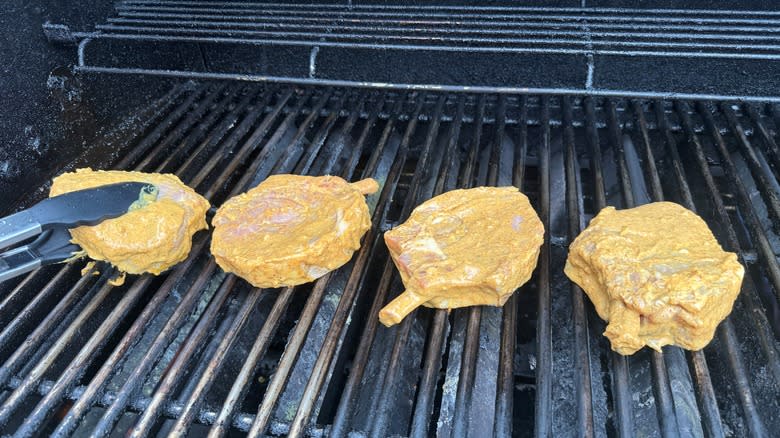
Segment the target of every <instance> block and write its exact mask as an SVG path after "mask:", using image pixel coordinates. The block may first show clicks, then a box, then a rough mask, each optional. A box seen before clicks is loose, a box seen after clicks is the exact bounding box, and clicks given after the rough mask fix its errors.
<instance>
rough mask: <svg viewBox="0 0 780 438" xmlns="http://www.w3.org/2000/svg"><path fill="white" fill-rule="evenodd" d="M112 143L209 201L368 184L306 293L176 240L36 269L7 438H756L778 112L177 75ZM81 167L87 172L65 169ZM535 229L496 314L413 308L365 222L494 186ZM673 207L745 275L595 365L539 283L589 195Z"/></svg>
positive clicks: (378, 227)
mask: <svg viewBox="0 0 780 438" xmlns="http://www.w3.org/2000/svg"><path fill="white" fill-rule="evenodd" d="M142 114H145V115H147V117H148V118H147V119H144V120H138V121H137V122H136V123H138V126H139V130H138V131H137V133H136V135H134V136H130V137H127V138H122V139H114V141H116V143H113V144H111V146H112V147H116V148H119V149H122V150H124V152H123V153H122V154H119V155H118V157H117V158H116V159H115V161H116V163H115V164H114V167H118V168H127V169H131V168H132V169H139V170H144V171H164V172H175V173H177V174H178V175H179V176H180V177H181V178H182V179H183V180H184V181H185V182H187V183H188V184H189V185H191V186H192V187H194V188H196V189H197V190H198V191H199V192H200V193H203V194H204V195H205V196H206V197H207V198H208V199H209V200H210V201H211V202H212V203H213V204H214V205H219V204H221V202H223V201H224V200H225V199H227V198H228V197H229V196H232V195H234V194H237V193H240V192H242V191H243V190H245V188H246V187H249V186H252V185H254V184H257V183H258V182H259V181H261V180H262V179H264V178H265V177H266V176H267V175H269V174H271V173H278V172H296V173H309V174H326V173H331V174H339V175H342V176H344V177H346V178H349V179H358V178H362V177H368V176H373V177H374V178H376V179H377V180H379V181H380V182H381V183H382V190H381V193H380V194H378V195H374V196H372V197H370V198H369V203H370V205H371V207H372V211H373V224H374V227H373V228H372V230H371V231H369V233H368V234H367V235H366V237H365V238H364V244H363V247H362V248H361V249H360V250H359V252H358V253H357V254H356V255H355V257H354V258H353V261H352V262H350V263H349V264H348V265H346V266H345V267H344V268H342V269H339V270H337V271H335V272H333V273H331V274H329V275H326V276H325V277H323V278H322V279H320V280H318V281H317V282H315V283H314V284H311V285H303V286H300V287H296V288H285V289H282V290H256V289H251V288H249V287H248V285H247V284H246V283H245V282H243V281H242V280H239V279H236V278H235V277H233V276H232V275H225V274H223V273H222V272H221V271H220V270H219V269H218V268H217V266H216V265H215V264H214V262H213V260H212V259H210V258H209V257H208V254H207V250H206V245H207V243H208V236H207V234H205V233H201V234H199V235H198V236H197V237H196V238H195V241H194V247H193V251H192V253H191V255H190V257H189V258H188V259H187V260H186V261H185V262H183V263H182V264H180V265H178V266H177V267H175V268H174V269H172V270H171V271H169V272H168V273H166V274H164V275H162V276H161V277H152V276H140V277H133V278H128V282H127V284H126V285H125V286H121V287H116V288H115V287H112V286H110V285H109V284H108V283H107V280H108V278H110V276H111V275H112V271H111V269H108V268H107V267H105V266H102V267H100V268H99V269H100V270H101V271H103V272H102V274H100V275H98V276H92V275H87V276H84V277H81V276H80V275H79V272H78V270H79V268H80V267H81V266H80V265H79V264H74V265H68V266H60V267H47V268H44V269H41V270H39V271H37V272H34V273H32V274H30V275H29V276H27V277H25V278H24V279H21V280H18V281H17V282H15V283H13V282H11V283H6V284H3V285H2V288H4V291H5V292H4V294H3V295H2V297H3V298H2V301H0V327H2V330H1V331H0V361H2V365H1V366H0V389H1V390H0V424H2V425H3V429H4V431H6V432H8V433H16V434H17V435H19V436H25V435H33V434H36V433H39V432H45V433H51V434H53V435H54V436H68V435H83V434H86V433H89V432H94V433H95V434H97V435H99V436H105V435H108V434H109V433H111V432H112V431H114V432H116V431H121V430H127V431H131V434H132V435H133V436H147V435H149V434H159V435H167V434H170V433H185V432H188V431H189V432H193V434H194V433H196V432H197V433H201V432H202V433H206V432H210V433H211V434H212V436H223V435H226V434H228V433H234V432H238V431H244V432H246V431H248V432H249V433H250V435H262V434H263V433H270V434H286V433H289V434H290V435H291V436H299V435H303V434H308V435H312V436H322V435H325V434H329V436H346V434H347V433H348V432H351V431H359V432H362V433H363V434H365V435H368V436H377V437H379V436H388V435H392V434H399V435H403V436H407V435H411V436H425V435H427V434H433V433H436V434H438V435H441V436H445V435H454V436H463V435H464V434H465V433H468V432H470V433H472V434H476V433H477V432H481V431H482V432H484V431H486V430H493V431H494V432H495V434H496V435H498V436H503V435H509V434H513V435H515V436H526V435H531V434H537V435H544V436H546V435H570V434H574V435H577V436H590V435H595V436H607V435H614V434H619V435H622V436H633V435H635V434H645V435H662V436H677V435H686V436H688V435H702V434H706V435H708V436H729V435H733V434H737V435H740V434H743V433H744V434H748V435H753V436H761V435H766V434H768V432H767V431H769V430H774V429H776V428H777V427H780V423H778V417H777V416H776V415H775V413H776V412H777V411H778V408H780V406H778V403H779V402H778V399H777V397H776V395H777V392H778V387H779V386H778V385H780V360H778V345H779V344H778V334H780V321H778V302H777V299H778V291H780V268H779V267H778V258H777V257H778V252H779V251H778V250H779V249H780V245H779V244H778V236H777V234H776V232H775V230H773V229H772V227H771V226H770V224H771V223H772V217H773V216H772V215H773V214H775V213H776V212H773V208H774V206H773V202H774V201H775V200H776V199H777V195H778V193H780V190H778V185H777V179H776V176H777V169H778V166H777V165H778V164H779V163H778V161H777V160H778V156H777V154H776V150H777V145H776V138H775V137H776V135H777V127H778V125H777V124H776V123H777V117H776V116H777V114H778V113H777V109H776V107H775V106H773V105H767V104H760V105H753V104H738V105H737V104H726V103H724V104H720V105H711V104H707V103H703V102H696V103H693V104H689V103H686V102H682V101H673V102H669V101H659V100H654V101H638V100H622V99H621V100H616V99H598V100H594V99H590V98H587V99H584V100H583V99H579V98H573V97H566V96H552V97H551V96H542V97H537V96H529V95H504V94H501V95H487V94H482V95H469V94H463V93H456V94H442V93H416V92H410V93H398V92H392V91H366V90H359V89H346V90H342V89H335V88H302V89H298V88H290V87H287V86H280V87H276V86H268V85H266V86H254V85H246V84H240V83H219V84H203V85H197V84H195V85H193V84H185V85H182V86H179V87H177V88H176V89H175V90H174V91H172V92H171V93H169V94H168V95H167V96H166V98H164V99H161V100H160V101H159V102H158V103H157V104H155V105H153V108H150V109H149V110H147V111H144V112H143V113H142ZM85 159H87V158H85ZM509 184H514V185H516V186H518V187H521V188H522V190H523V191H524V192H526V193H527V194H529V196H530V198H531V200H532V202H533V204H534V206H535V208H536V209H537V211H538V212H539V213H540V216H541V218H542V220H543V222H544V223H545V227H546V229H547V230H548V238H547V240H546V241H545V244H544V246H543V248H542V252H541V256H540V260H539V267H538V268H537V271H536V273H535V275H534V277H533V279H532V280H531V281H530V282H529V284H528V285H526V286H524V287H523V288H521V290H520V291H519V292H518V293H516V294H515V295H514V296H513V297H512V298H511V299H510V301H509V302H508V303H507V305H506V306H505V307H504V308H503V309H500V308H492V307H484V308H481V307H474V308H468V309H457V310H454V311H453V312H451V313H450V314H448V313H447V312H446V311H442V310H432V309H420V310H418V311H416V312H415V313H414V314H413V315H412V316H410V317H408V318H406V319H405V320H404V321H403V322H402V323H401V324H400V325H398V326H396V327H394V328H391V329H385V328H384V327H382V326H380V325H379V324H378V322H377V313H378V311H379V309H380V308H381V307H382V306H383V305H384V304H385V303H386V302H387V301H389V299H391V298H392V297H393V296H395V295H396V294H397V293H399V292H400V291H401V290H402V285H401V284H400V280H399V278H398V276H397V275H396V272H395V267H394V266H393V264H392V261H391V260H390V259H389V257H388V255H387V251H386V249H385V247H384V244H383V243H382V242H381V233H382V231H384V230H386V229H387V228H389V227H392V226H393V225H394V224H396V223H398V222H400V221H403V220H404V218H405V217H406V216H407V215H408V214H409V213H410V211H411V209H412V208H413V207H414V206H416V205H418V204H419V203H420V202H422V201H423V200H425V199H428V198H429V197H431V196H433V195H435V194H438V193H441V192H444V191H447V190H451V189H453V188H456V187H470V186H475V185H509ZM661 199H669V200H673V201H676V202H680V203H681V204H683V205H685V206H686V207H688V208H692V209H696V210H697V211H698V212H699V214H701V215H703V216H704V217H705V218H706V219H707V221H708V223H709V224H711V226H712V227H713V228H714V230H715V232H716V235H717V236H718V237H719V239H720V241H721V242H722V243H723V245H724V246H725V247H726V248H727V249H729V250H737V251H739V252H740V254H741V257H742V261H743V263H745V264H746V266H747V267H748V270H747V272H748V275H747V276H746V279H745V283H744V285H743V291H742V293H741V294H740V297H739V299H738V301H737V303H736V305H735V309H734V312H733V313H732V316H731V317H730V318H729V319H728V320H727V321H726V322H725V323H724V324H722V325H721V327H720V328H719V329H718V332H717V337H716V339H715V340H714V341H713V343H712V344H711V345H710V346H708V347H707V348H705V349H704V350H703V351H701V352H692V353H691V352H683V351H682V350H680V349H678V348H674V347H668V348H665V349H664V352H663V353H656V352H649V351H646V349H645V350H642V351H641V352H639V353H637V354H635V355H634V356H631V357H628V358H626V357H623V356H619V355H617V354H614V353H611V352H610V350H609V348H608V343H607V342H606V340H605V338H603V337H602V335H601V332H602V331H603V329H604V323H603V322H602V321H601V320H600V319H599V318H598V317H597V316H596V315H595V312H594V310H593V308H592V306H591V304H590V303H589V301H588V300H587V299H586V298H585V297H584V296H583V294H582V291H581V290H580V289H579V288H577V287H576V286H574V285H573V284H572V283H570V282H569V281H568V280H567V279H566V278H565V277H564V275H563V273H562V267H563V262H564V260H565V256H566V246H567V244H568V242H569V241H570V240H571V239H572V237H573V236H574V235H576V234H577V233H578V232H579V231H580V230H581V229H582V228H583V227H584V226H585V225H586V223H587V220H588V219H589V218H590V217H592V215H593V214H595V213H596V212H597V211H598V210H599V209H601V208H602V207H603V206H605V205H616V206H618V207H620V208H624V207H630V206H632V205H637V204H641V203H645V202H650V201H654V200H661Z"/></svg>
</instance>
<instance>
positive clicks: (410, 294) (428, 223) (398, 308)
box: [379, 187, 544, 326]
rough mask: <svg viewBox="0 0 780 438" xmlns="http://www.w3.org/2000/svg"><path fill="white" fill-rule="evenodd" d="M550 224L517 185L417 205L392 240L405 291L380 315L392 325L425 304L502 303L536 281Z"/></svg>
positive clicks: (457, 193) (447, 195)
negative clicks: (543, 222)
mask: <svg viewBox="0 0 780 438" xmlns="http://www.w3.org/2000/svg"><path fill="white" fill-rule="evenodd" d="M543 240H544V226H543V225H542V222H541V221H540V220H539V217H538V216H537V215H536V212H535V211H534V209H533V207H531V204H530V203H529V202H528V198H527V197H526V196H525V195H524V194H522V193H520V191H518V190H517V188H515V187H477V188H473V189H466V190H453V191H450V192H447V193H444V194H442V195H439V196H436V197H434V198H432V199H430V200H428V201H426V202H424V203H423V204H421V205H420V206H418V207H417V208H415V209H414V211H413V212H412V214H411V215H410V216H409V220H407V221H406V222H405V223H404V224H402V225H399V226H398V227H396V228H394V229H392V230H390V231H388V232H387V233H385V243H386V244H387V247H388V249H389V250H390V255H391V256H392V258H393V262H395V265H396V267H397V268H398V270H399V272H400V274H401V279H402V280H403V283H404V286H405V287H406V291H405V292H403V293H402V294H401V295H400V296H398V297H397V298H396V299H395V300H393V301H392V302H391V303H389V304H388V305H387V306H385V307H384V308H383V309H382V310H381V311H380V312H379V320H380V321H381V322H382V324H384V325H386V326H391V325H393V324H397V323H398V322H400V321H401V320H402V319H403V318H404V317H405V316H406V315H407V314H408V313H409V312H411V311H412V310H414V309H415V308H417V307H418V306H420V305H424V306H428V307H436V308H440V309H452V308H456V307H465V306H475V305H482V304H484V305H492V306H501V305H503V304H504V302H506V300H507V299H509V296H510V295H512V293H513V292H514V291H515V290H516V289H517V288H519V287H520V286H521V285H523V284H524V283H525V282H527V281H528V280H529V279H530V278H531V273H532V272H533V270H534V268H535V267H536V262H537V259H538V257H539V249H540V247H541V245H542V242H543Z"/></svg>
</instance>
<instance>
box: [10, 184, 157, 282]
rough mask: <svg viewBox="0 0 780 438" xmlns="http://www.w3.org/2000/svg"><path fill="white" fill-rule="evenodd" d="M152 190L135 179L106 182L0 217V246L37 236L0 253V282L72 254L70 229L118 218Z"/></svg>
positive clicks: (73, 250) (152, 190) (77, 250)
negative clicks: (116, 182) (105, 183)
mask: <svg viewBox="0 0 780 438" xmlns="http://www.w3.org/2000/svg"><path fill="white" fill-rule="evenodd" d="M155 190H156V189H155V187H154V186H153V185H151V184H146V183H139V182H126V183H118V184H109V185H104V186H100V187H96V188H91V189H85V190H79V191H75V192H70V193H65V194H63V195H60V196H54V197H51V198H48V199H44V200H43V201H41V202H39V203H37V204H35V205H34V206H32V207H30V208H28V209H27V210H23V211H20V212H18V213H14V214H12V215H10V216H6V217H4V218H0V249H2V248H6V247H8V246H11V245H14V244H16V243H19V242H21V241H23V240H26V239H29V238H31V237H34V236H38V238H37V239H35V240H34V241H32V242H31V243H28V244H26V245H24V246H21V247H18V248H14V249H11V250H9V251H6V252H4V253H2V254H0V281H5V280H7V279H9V278H12V277H15V276H17V275H21V274H24V273H25V272H30V271H32V270H34V269H36V268H39V267H41V266H43V265H47V264H51V263H57V262H61V261H64V260H67V259H69V258H71V257H73V256H74V255H75V254H76V253H78V252H79V251H80V248H79V247H78V246H77V245H74V244H72V243H71V242H70V233H69V232H68V230H69V229H70V228H75V227H78V226H81V225H96V224H98V223H100V222H102V221H104V220H106V219H112V218H115V217H119V216H121V215H123V214H125V213H127V211H128V210H129V209H130V208H131V206H132V205H133V203H135V202H136V201H139V200H140V199H141V197H142V196H143V195H144V194H145V193H147V194H148V193H153V192H154V191H155Z"/></svg>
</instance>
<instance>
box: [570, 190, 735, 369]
mask: <svg viewBox="0 0 780 438" xmlns="http://www.w3.org/2000/svg"><path fill="white" fill-rule="evenodd" d="M565 272H566V275H567V276H568V277H569V278H571V279H572V280H573V281H574V282H575V283H577V284H578V285H580V287H582V289H583V290H584V291H585V293H586V294H588V296H589V297H590V300H591V301H592V302H593V305H594V306H595V307H596V311H597V312H598V314H599V316H600V317H601V318H602V319H604V320H606V321H608V322H609V324H608V325H607V329H606V331H605V332H604V335H605V336H607V337H608V338H609V340H610V341H611V343H612V349H613V350H615V351H616V352H618V353H620V354H623V355H628V354H633V353H634V352H636V351H637V350H639V349H640V348H642V347H643V346H645V345H647V346H649V347H651V348H653V349H655V350H659V351H660V349H661V347H662V346H664V345H669V344H673V345H678V346H680V347H683V348H686V349H689V350H699V349H701V348H704V346H706V345H707V344H708V343H709V342H710V341H711V340H712V337H713V335H714V332H715V328H716V327H717V325H718V324H719V323H720V322H721V321H722V320H723V319H724V318H725V317H726V316H727V315H728V314H729V313H730V312H731V306H732V305H733V304H734V300H735V299H736V298H737V295H738V294H739V289H740V285H741V284H742V276H743V274H744V272H745V270H744V268H743V267H742V265H740V264H739V262H737V255H736V254H734V253H730V252H725V251H723V249H721V247H720V245H719V244H718V242H717V240H715V237H714V236H713V235H712V232H711V231H710V229H709V228H708V227H707V224H706V223H705V222H704V221H703V220H702V219H701V218H700V217H699V216H697V215H696V214H694V213H693V212H691V211H689V210H687V209H685V208H683V207H682V206H680V205H677V204H674V203H671V202H656V203H652V204H646V205H643V206H641V207H636V208H632V209H628V210H620V211H618V210H615V209H614V208H613V207H607V208H605V209H603V210H601V212H600V213H599V214H598V215H597V216H596V217H595V218H593V220H592V221H591V223H590V225H589V226H588V228H586V229H585V231H583V232H582V234H580V235H579V236H578V237H577V239H575V240H574V242H573V243H572V244H571V246H570V247H569V258H568V260H567V261H566V267H565Z"/></svg>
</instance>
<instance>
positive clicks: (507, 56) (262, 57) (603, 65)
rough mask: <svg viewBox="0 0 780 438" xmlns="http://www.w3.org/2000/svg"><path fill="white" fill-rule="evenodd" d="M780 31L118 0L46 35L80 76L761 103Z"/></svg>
mask: <svg viewBox="0 0 780 438" xmlns="http://www.w3.org/2000/svg"><path fill="white" fill-rule="evenodd" d="M583 4H584V3H583ZM779 26H780V14H779V13H778V11H773V10H753V11H751V10H708V9H690V10H680V9H637V8H603V7H581V8H565V7H520V6H517V5H513V4H511V3H510V4H509V6H484V5H470V4H468V2H464V4H462V5H458V6H455V5H447V4H442V5H418V4H411V5H399V4H394V5H393V4H391V5H388V4H367V5H353V4H352V3H351V2H348V3H347V4H332V3H331V4H328V3H319V4H318V3H314V4H308V3H307V4H300V3H290V4H286V3H282V4H280V3H268V2H213V1H179V0H148V1H147V0H124V1H121V2H119V3H118V4H117V6H116V16H114V17H110V18H108V19H107V22H106V23H104V24H98V25H97V26H96V27H95V30H94V31H91V32H71V31H70V30H69V29H68V28H67V27H64V26H63V25H59V24H57V25H53V24H47V25H45V26H44V30H45V32H46V34H47V35H48V36H49V38H50V39H52V40H60V41H66V42H78V43H79V49H78V66H77V69H79V70H81V71H85V72H114V73H130V74H138V73H147V74H157V75H166V76H178V77H188V78H210V79H216V78H222V79H238V80H254V81H283V82H297V83H317V84H324V85H335V86H343V85H348V84H352V85H354V84H360V85H361V86H364V87H366V86H370V87H384V88H387V87H393V88H416V89H428V90H441V89H449V90H453V91H472V92H473V91H475V90H481V91H485V92H528V91H529V90H530V91H532V92H535V93H548V94H549V93H553V94H561V93H578V94H588V95H610V96H618V95H619V96H640V95H641V96H644V97H653V98H663V97H669V96H670V95H672V94H673V95H675V96H676V97H677V98H680V97H688V98H697V99H698V98H703V97H706V98H708V99H715V98H717V99H727V98H732V99H733V98H740V99H755V100H761V101H767V100H770V99H772V100H778V99H780V97H778V96H777V89H778V85H780V84H778V83H777V81H776V79H774V78H775V77H776V76H777V74H773V73H772V72H773V71H774V69H775V67H774V64H775V63H773V62H772V61H777V60H778V59H780V33H778V29H780V27H779ZM239 59H240V60H241V62H236V60H239ZM420 65H425V66H426V68H425V69H420V68H419V66H420ZM638 71H641V72H642V74H641V75H637V74H636V72H638ZM710 72H712V73H710ZM715 72H717V74H714V73H715ZM442 87H444V88H442Z"/></svg>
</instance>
